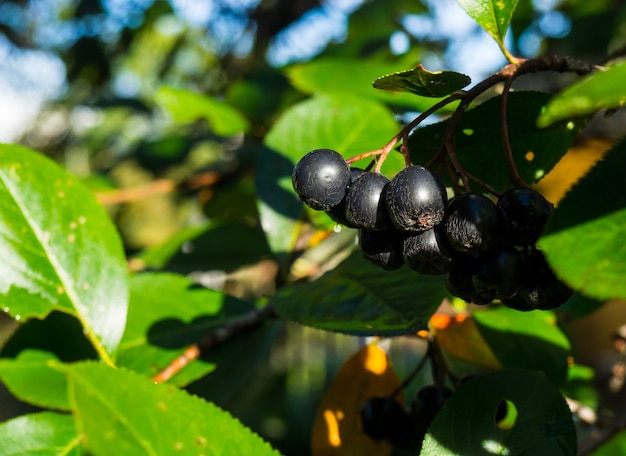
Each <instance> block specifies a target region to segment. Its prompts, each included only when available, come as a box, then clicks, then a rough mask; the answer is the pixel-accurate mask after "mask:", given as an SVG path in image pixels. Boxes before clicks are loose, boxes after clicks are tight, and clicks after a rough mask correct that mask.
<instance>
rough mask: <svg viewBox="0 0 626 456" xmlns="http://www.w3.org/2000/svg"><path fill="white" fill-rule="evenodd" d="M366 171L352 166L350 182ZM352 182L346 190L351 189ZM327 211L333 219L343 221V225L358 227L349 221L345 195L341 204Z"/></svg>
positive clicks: (338, 221)
mask: <svg viewBox="0 0 626 456" xmlns="http://www.w3.org/2000/svg"><path fill="white" fill-rule="evenodd" d="M364 172H365V171H363V170H362V169H360V168H352V167H351V168H350V184H352V182H354V181H355V180H356V179H357V177H359V176H360V175H361V174H363V173H364ZM350 184H348V188H347V189H346V191H347V190H348V189H350ZM326 213H327V214H328V216H329V217H330V218H331V219H333V220H334V221H335V222H337V223H341V224H342V225H345V226H347V227H349V228H356V227H355V226H354V225H352V224H351V223H350V222H348V220H347V219H346V197H345V196H344V197H343V199H342V200H341V201H340V202H339V204H337V205H336V206H333V207H331V208H330V209H328V210H327V211H326Z"/></svg>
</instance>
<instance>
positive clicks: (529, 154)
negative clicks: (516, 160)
mask: <svg viewBox="0 0 626 456" xmlns="http://www.w3.org/2000/svg"><path fill="white" fill-rule="evenodd" d="M524 158H525V159H526V160H527V161H529V162H531V161H533V160H534V159H535V153H534V152H533V151H532V150H529V151H528V152H526V155H524Z"/></svg>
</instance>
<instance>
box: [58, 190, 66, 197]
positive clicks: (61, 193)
mask: <svg viewBox="0 0 626 456" xmlns="http://www.w3.org/2000/svg"><path fill="white" fill-rule="evenodd" d="M57 196H58V197H59V198H61V199H62V198H65V192H62V191H58V192H57Z"/></svg>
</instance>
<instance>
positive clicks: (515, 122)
mask: <svg viewBox="0 0 626 456" xmlns="http://www.w3.org/2000/svg"><path fill="white" fill-rule="evenodd" d="M550 97H551V95H550V94H548V93H542V92H512V93H510V94H509V101H508V114H507V120H508V122H507V125H508V127H509V139H510V142H511V148H512V150H513V158H514V159H515V163H516V165H517V169H518V171H519V173H520V175H521V176H522V178H523V179H524V180H525V181H526V182H528V183H533V182H537V181H539V180H540V179H541V178H542V177H543V176H544V175H546V174H547V173H548V172H549V171H550V170H551V169H552V168H553V167H554V165H555V164H556V163H557V162H558V161H559V160H560V159H561V157H562V156H563V155H564V154H565V153H566V152H567V150H568V149H569V146H570V145H571V144H572V142H573V141H574V139H575V138H576V136H577V135H578V133H579V132H580V129H581V128H582V126H583V125H584V123H585V122H584V121H583V120H578V121H569V122H558V123H555V124H553V125H551V126H550V127H549V128H546V129H541V128H538V127H537V125H536V124H535V121H534V119H536V116H537V115H538V114H539V112H540V111H541V108H542V107H543V106H544V104H545V103H546V102H547V100H548V99H549V98H550ZM501 100H502V98H501V97H500V96H497V97H494V98H491V99H489V100H487V101H486V102H484V103H483V104H481V105H479V106H477V107H476V108H474V109H471V110H470V111H468V112H467V113H465V114H464V115H463V117H462V118H461V121H460V122H459V125H458V126H457V129H456V131H455V135H454V138H455V144H456V154H457V156H458V159H459V161H460V163H461V165H462V166H463V168H464V169H465V170H466V171H467V172H469V173H470V174H473V175H474V176H476V177H478V178H480V179H482V180H483V181H485V182H487V183H488V184H490V185H491V186H492V187H495V188H496V189H500V190H503V189H504V188H505V187H506V186H507V184H508V181H509V176H508V172H507V162H506V157H505V155H504V150H503V148H502V135H501V133H500V131H501V130H500V105H501ZM448 125H449V121H448V120H445V121H443V122H439V123H437V124H434V125H428V126H426V127H423V128H418V129H417V130H415V132H414V133H413V134H412V135H411V137H410V138H409V149H410V151H411V160H412V162H413V163H415V164H425V163H428V161H429V160H430V159H431V158H432V157H433V156H434V155H435V154H436V153H437V152H439V150H440V149H441V146H442V144H443V140H444V135H445V132H446V129H447V127H448ZM443 178H444V181H445V182H446V183H447V184H448V185H450V179H449V176H448V175H447V174H446V173H444V175H443Z"/></svg>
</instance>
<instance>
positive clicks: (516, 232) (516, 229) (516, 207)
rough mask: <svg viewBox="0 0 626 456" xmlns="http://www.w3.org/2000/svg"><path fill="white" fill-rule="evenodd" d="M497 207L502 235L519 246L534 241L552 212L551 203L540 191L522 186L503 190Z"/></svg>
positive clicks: (530, 243)
mask: <svg viewBox="0 0 626 456" xmlns="http://www.w3.org/2000/svg"><path fill="white" fill-rule="evenodd" d="M497 207H498V212H499V215H500V218H501V220H502V235H503V237H504V238H505V239H506V240H507V241H508V242H510V243H511V244H513V245H519V246H528V245H532V244H534V243H536V242H537V240H538V239H539V236H540V235H541V232H542V231H543V229H544V227H545V226H546V223H547V222H548V219H549V218H550V214H551V213H552V205H551V204H550V203H549V202H548V200H546V199H545V198H544V197H543V195H541V193H539V192H537V191H535V190H533V189H531V188H523V187H520V188H514V189H512V190H508V191H506V192H504V193H503V194H502V196H501V197H500V199H499V200H498V204H497Z"/></svg>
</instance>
